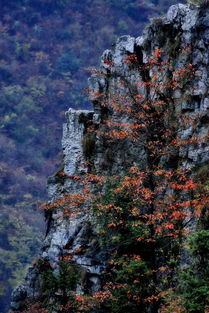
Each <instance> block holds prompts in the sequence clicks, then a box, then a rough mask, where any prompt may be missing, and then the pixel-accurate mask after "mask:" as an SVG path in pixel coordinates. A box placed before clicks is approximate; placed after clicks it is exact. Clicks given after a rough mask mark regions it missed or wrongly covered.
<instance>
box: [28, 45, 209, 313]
mask: <svg viewBox="0 0 209 313" xmlns="http://www.w3.org/2000/svg"><path fill="white" fill-rule="evenodd" d="M162 60H163V61H162ZM126 62H127V64H128V65H129V66H131V67H133V66H134V67H135V69H136V70H137V68H138V69H141V68H140V65H139V62H138V60H137V55H129V56H127V58H126ZM146 68H147V69H152V70H153V75H152V77H151V78H150V79H148V80H147V81H146V82H134V83H138V84H143V85H146V87H147V88H148V89H149V90H151V89H152V92H153V94H154V95H157V96H156V97H153V98H152V99H151V100H150V99H147V98H145V96H144V95H143V94H138V93H136V94H133V95H132V98H131V99H132V101H130V98H129V99H127V98H126V97H123V96H121V95H120V94H119V93H116V94H113V95H109V97H108V98H105V100H104V102H102V103H101V105H102V106H103V107H107V108H108V109H109V111H111V112H114V114H118V113H120V114H121V113H122V114H124V115H125V116H127V117H128V118H127V121H130V122H129V123H128V122H127V123H122V122H118V123H116V122H115V120H114V121H113V120H111V118H108V119H106V120H105V121H103V125H102V126H101V127H100V129H95V130H94V132H95V133H97V134H98V135H99V136H101V137H102V138H104V137H105V138H108V140H109V142H110V141H111V142H112V143H113V144H114V143H116V142H118V141H121V142H124V141H127V140H130V141H134V142H138V143H141V144H142V143H143V138H144V140H145V142H144V144H146V149H147V159H148V164H147V166H146V165H145V166H144V168H140V167H138V166H130V167H129V168H127V170H126V172H125V173H120V174H119V175H115V176H112V175H111V176H108V175H107V176H101V175H100V176H97V175H96V174H92V173H91V174H87V175H86V177H83V176H82V177H80V178H78V177H76V178H75V179H76V180H78V179H79V180H80V183H81V186H84V189H83V190H82V192H81V194H80V196H79V195H78V194H75V195H70V196H69V197H67V198H64V197H63V198H61V199H58V200H56V201H55V203H54V204H50V205H46V206H45V208H46V209H48V210H50V209H54V208H56V207H59V209H60V208H62V207H63V212H64V213H66V216H70V215H69V211H67V212H66V207H67V206H68V207H70V206H71V204H72V206H73V207H76V208H77V212H78V213H79V208H81V210H82V209H83V208H82V205H83V203H84V202H85V201H87V202H89V199H91V201H93V204H94V205H93V209H92V215H93V218H94V220H95V224H96V225H97V233H98V238H99V239H100V247H101V249H104V247H107V246H108V251H109V257H108V267H107V269H106V273H105V277H104V279H103V288H102V290H101V291H100V292H96V293H93V294H90V293H87V294H84V295H80V294H79V293H76V292H75V293H74V294H73V293H72V292H70V289H69V293H70V296H69V297H67V298H66V302H65V303H63V302H62V301H59V299H58V298H57V297H55V299H54V303H53V308H56V310H57V311H58V312H66V313H67V312H69V310H71V311H72V312H82V313H84V312H86V313H87V312H88V313H90V312H100V311H101V312H110V313H124V312H127V311H129V312H131V313H136V312H148V311H149V312H152V313H157V312H160V313H171V312H172V313H173V312H175V313H177V312H178V313H186V312H187V313H195V312H196V313H206V312H208V309H209V303H208V293H209V289H208V274H209V273H208V236H209V233H208V225H209V224H208V204H209V193H208V192H209V189H208V180H205V179H203V178H201V179H200V176H202V175H203V172H205V171H204V170H203V171H202V170H201V168H199V169H196V176H195V175H194V174H192V173H193V171H194V169H193V168H191V169H188V168H185V167H184V166H182V165H181V164H180V162H169V161H168V160H169V158H171V159H172V157H173V155H175V156H176V154H175V149H178V148H179V147H182V146H186V145H190V144H191V143H197V142H198V143H200V142H201V143H205V141H206V140H207V138H206V137H203V138H198V136H197V134H196V133H195V134H193V136H192V138H189V139H188V140H182V139H181V138H179V137H178V129H179V128H178V127H179V123H180V125H181V127H182V128H184V127H185V126H186V127H187V126H188V125H191V124H192V125H193V127H195V125H196V123H198V122H199V119H200V116H199V115H198V114H197V116H195V115H193V116H192V120H191V119H190V115H189V113H188V112H186V113H185V112H183V113H182V114H179V115H175V114H173V113H174V109H175V107H174V103H173V101H172V98H170V97H172V96H171V95H172V92H173V91H175V90H176V89H177V88H178V87H179V85H181V86H183V87H184V88H195V86H191V80H192V78H193V73H194V68H193V65H192V64H187V66H186V67H184V68H178V69H177V70H176V69H175V70H174V68H173V65H172V64H171V63H170V61H169V60H165V55H164V51H162V50H160V49H156V50H155V51H154V53H153V56H152V57H150V58H149V59H148V60H147V63H146V64H145V65H143V69H146ZM168 71H169V74H170V75H167V76H166V75H164V76H163V77H166V79H165V80H164V81H163V82H162V79H161V78H162V75H163V74H165V73H167V72H168ZM159 80H160V82H162V83H161V84H159ZM120 82H121V84H123V79H121V81H120ZM118 85H119V84H118ZM122 86H123V85H122ZM162 94H163V95H164V97H163V100H162ZM159 96H161V98H159ZM177 122H178V123H177ZM92 131H93V130H92V128H91V132H92ZM145 131H146V134H147V135H146V137H145V136H142V134H144V133H145ZM174 148H175V149H174ZM165 156H166V157H167V161H166V162H162V160H163V157H165ZM87 157H89V158H90V155H88V156H87ZM176 157H177V156H176ZM164 160H165V158H164ZM206 166H208V164H204V167H206ZM205 175H207V174H205ZM92 181H93V182H94V191H93V194H91V193H90V191H91V190H90V189H89V188H88V187H89V185H91V182H92ZM95 186H97V187H98V188H95ZM96 190H98V194H97V192H96ZM75 199H77V202H76V201H75ZM69 201H70V202H69ZM73 213H74V211H73ZM195 221H199V225H198V228H196V227H195V226H196V225H195V223H196V222H195ZM191 226H192V227H191ZM197 229H198V230H197ZM185 255H188V256H187V257H185ZM68 261H69V264H72V255H71V258H69V259H68ZM183 261H184V264H182V263H183ZM179 273H180V274H179ZM77 283H78V281H77ZM39 309H40V307H39ZM42 309H43V310H44V309H45V310H46V309H47V310H48V312H50V308H49V298H47V297H46V298H45V307H44V308H43V307H42ZM27 312H30V308H29V310H28V311H27Z"/></svg>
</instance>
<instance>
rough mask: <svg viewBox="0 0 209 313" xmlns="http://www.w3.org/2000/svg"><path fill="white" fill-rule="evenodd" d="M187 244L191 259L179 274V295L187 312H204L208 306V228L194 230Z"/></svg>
mask: <svg viewBox="0 0 209 313" xmlns="http://www.w3.org/2000/svg"><path fill="white" fill-rule="evenodd" d="M187 245H188V251H189V252H190V254H191V257H192V258H193V259H192V264H191V265H190V266H188V267H187V268H186V269H184V270H183V271H182V274H181V279H180V281H181V286H180V291H181V297H182V299H183V302H184V305H185V307H186V309H187V312H188V313H204V312H205V311H206V309H207V308H208V307H209V284H208V277H209V230H200V231H198V232H195V233H194V234H193V235H192V236H190V238H189V239H188V241H187Z"/></svg>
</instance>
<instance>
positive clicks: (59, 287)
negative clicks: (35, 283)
mask: <svg viewBox="0 0 209 313" xmlns="http://www.w3.org/2000/svg"><path fill="white" fill-rule="evenodd" d="M58 265H59V269H57V270H52V269H51V268H50V269H47V270H46V269H45V268H44V270H43V272H42V280H43V282H42V289H43V295H45V296H47V297H50V296H53V297H56V296H57V297H58V298H61V299H60V300H61V301H62V302H61V303H63V304H64V303H65V301H67V299H68V297H69V296H70V295H71V293H72V291H75V289H76V287H77V284H78V282H79V279H80V277H79V273H80V272H79V269H78V267H77V266H76V265H75V264H71V263H69V261H65V260H62V261H59V262H58Z"/></svg>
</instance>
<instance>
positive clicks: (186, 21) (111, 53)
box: [11, 4, 209, 312]
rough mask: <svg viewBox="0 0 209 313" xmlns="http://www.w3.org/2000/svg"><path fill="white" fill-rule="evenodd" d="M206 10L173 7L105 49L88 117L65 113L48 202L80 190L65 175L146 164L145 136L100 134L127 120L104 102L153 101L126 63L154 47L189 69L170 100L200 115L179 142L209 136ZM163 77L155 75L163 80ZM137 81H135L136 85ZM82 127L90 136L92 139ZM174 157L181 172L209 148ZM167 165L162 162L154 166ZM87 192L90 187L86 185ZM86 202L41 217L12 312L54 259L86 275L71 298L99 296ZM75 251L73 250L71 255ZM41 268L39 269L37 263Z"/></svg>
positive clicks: (101, 254) (97, 257)
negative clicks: (33, 255) (43, 224)
mask: <svg viewBox="0 0 209 313" xmlns="http://www.w3.org/2000/svg"><path fill="white" fill-rule="evenodd" d="M208 45H209V7H207V6H206V7H204V8H198V7H195V6H194V5H191V4H190V5H183V4H178V5H174V6H171V8H170V9H169V11H168V13H167V16H164V17H162V18H157V19H154V20H152V22H151V24H150V25H149V26H148V27H147V28H146V29H145V31H144V35H143V36H142V37H138V38H133V37H131V36H122V37H120V38H118V40H117V41H116V43H115V45H114V47H113V49H112V50H106V51H105V52H104V53H103V55H102V58H101V66H100V69H99V71H98V72H95V73H94V74H93V75H92V76H91V77H90V79H89V88H90V98H91V101H92V103H93V106H94V111H93V112H90V111H79V110H78V111H75V110H72V109H69V111H67V112H66V120H67V121H66V124H64V131H63V140H62V146H63V169H62V171H60V172H58V173H57V174H56V175H55V176H54V177H51V178H49V181H48V191H49V197H50V201H54V200H56V199H58V198H59V197H60V196H63V195H69V194H73V193H79V191H81V190H82V188H83V186H82V185H81V184H80V183H79V181H75V179H73V178H72V177H74V176H77V175H83V174H85V173H86V172H89V173H91V172H92V173H96V174H97V175H100V174H109V175H114V174H116V173H121V172H123V171H125V170H126V168H128V167H130V166H132V165H137V166H140V167H141V168H146V167H147V166H149V160H148V155H147V149H146V144H145V143H146V134H144V135H143V136H142V138H141V141H140V142H135V141H133V140H129V139H127V140H125V141H123V142H121V141H120V140H118V141H117V142H114V144H112V143H111V142H109V141H108V140H107V139H105V138H104V136H102V135H101V134H100V133H99V131H101V132H102V131H103V132H104V131H105V126H104V123H103V122H104V120H106V119H107V117H108V118H111V119H112V120H113V121H114V122H117V121H119V122H120V123H121V122H123V123H128V122H129V117H128V116H125V115H124V114H123V113H121V112H120V110H117V111H116V112H113V110H111V109H108V108H107V107H105V105H104V103H106V102H107V99H108V98H109V97H110V95H111V97H113V96H114V95H117V97H118V95H119V96H120V97H121V99H124V101H125V102H126V103H127V102H128V101H131V99H132V97H133V96H135V95H137V94H143V95H144V96H146V97H151V96H152V95H151V94H150V92H149V91H148V89H147V88H146V84H143V83H146V82H147V79H148V78H149V77H150V76H152V74H153V73H152V71H151V70H150V71H147V72H146V73H145V72H144V71H142V70H140V69H139V68H140V67H137V68H136V67H134V66H130V64H129V63H128V62H127V57H130V56H134V55H136V56H137V60H138V63H139V65H140V66H142V65H143V64H144V63H145V62H146V61H147V59H148V58H149V57H150V56H151V55H152V54H153V51H154V50H155V49H161V50H164V58H165V60H168V59H172V60H173V66H174V70H178V69H179V68H184V67H185V66H187V65H188V64H189V63H191V64H193V65H194V66H195V77H194V79H193V82H192V87H193V88H187V89H186V90H185V88H184V86H179V88H178V89H176V90H175V91H174V93H173V95H172V98H173V99H174V102H175V108H176V109H175V114H184V115H185V116H188V117H189V118H192V116H193V115H194V114H197V113H198V114H199V123H198V125H197V126H196V127H193V126H192V125H188V126H185V127H180V128H179V130H178V135H179V137H180V138H181V139H182V140H187V139H189V138H192V136H194V134H196V136H197V138H203V137H204V136H207V135H208V133H209V91H208V86H209V54H208ZM163 79H164V78H163V77H162V80H163ZM136 82H137V83H136ZM89 127H93V128H94V129H96V130H97V133H96V135H95V134H93V133H91V132H89V131H88V129H89ZM175 158H176V159H178V162H179V163H181V164H183V165H184V166H189V167H191V166H197V165H200V164H202V163H203V162H207V161H209V143H208V144H207V143H204V144H203V143H202V141H201V140H200V142H199V143H198V141H197V142H195V143H192V142H191V144H187V145H185V146H182V147H180V149H179V150H178V151H177V153H176V155H175ZM171 161H172V160H165V159H163V158H162V159H161V162H164V163H166V162H171ZM92 188H93V187H92ZM89 205H91V204H90V203H89V204H85V206H84V209H83V212H82V213H80V214H78V215H76V216H75V217H73V216H71V218H70V219H68V218H65V217H64V216H63V210H61V209H59V208H57V209H56V210H54V211H53V212H52V213H47V214H46V217H47V223H48V228H47V234H46V238H45V240H44V242H43V247H42V252H41V254H40V257H39V261H38V263H35V264H34V265H32V266H31V267H30V268H29V271H28V274H27V277H26V280H25V284H24V286H22V287H18V288H16V289H15V290H14V292H13V295H12V302H11V308H12V310H13V311H14V312H21V308H22V307H23V306H24V304H25V301H26V299H28V298H30V299H31V298H33V297H37V296H39V295H40V294H41V292H42V291H41V277H40V271H39V269H40V266H42V265H43V264H44V262H49V263H50V266H51V268H52V269H53V270H54V271H55V272H56V271H57V270H58V268H57V262H58V260H59V258H60V256H63V255H65V254H66V253H68V254H71V255H73V260H74V262H75V263H76V264H78V265H79V267H80V268H82V270H83V271H84V272H85V283H84V282H83V283H81V284H80V286H77V292H78V293H80V294H82V293H85V290H86V289H88V290H91V291H92V292H95V291H98V290H99V289H100V287H101V277H102V275H103V273H104V271H105V268H106V265H107V264H106V263H107V255H108V247H106V248H103V250H101V249H100V248H98V244H97V235H96V233H95V228H96V226H95V225H94V221H93V220H92V217H91V215H90V213H89V211H88V206H89ZM78 251H80V252H79V253H78ZM40 264H42V265H40Z"/></svg>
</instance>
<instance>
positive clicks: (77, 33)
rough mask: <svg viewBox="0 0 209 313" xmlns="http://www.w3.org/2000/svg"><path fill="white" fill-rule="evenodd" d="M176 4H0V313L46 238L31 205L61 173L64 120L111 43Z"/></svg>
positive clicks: (169, 0)
mask: <svg viewBox="0 0 209 313" xmlns="http://www.w3.org/2000/svg"><path fill="white" fill-rule="evenodd" d="M175 3H177V1H175V0H145V1H143V0H0V313H4V312H6V311H7V309H8V304H9V298H10V294H11V290H12V289H13V288H14V287H15V286H16V285H18V284H20V283H21V281H22V279H23V278H24V275H25V271H26V269H27V266H28V264H30V263H31V262H32V261H33V259H34V256H35V255H36V254H37V253H38V252H37V251H38V249H39V247H40V243H41V241H42V239H43V234H44V218H43V214H42V213H41V212H39V211H38V210H37V209H36V208H37V200H41V201H45V200H47V196H46V181H47V177H48V176H50V175H52V174H53V172H55V171H56V169H57V168H58V167H59V163H60V160H61V154H60V151H61V145H60V142H61V135H62V123H63V120H64V112H65V111H66V110H67V109H68V108H69V107H73V108H89V107H90V103H89V102H88V99H87V97H86V96H85V93H84V92H83V89H84V88H86V87H87V78H88V76H89V74H90V72H91V68H92V67H95V66H98V60H99V57H100V55H101V54H102V52H103V50H105V49H107V48H111V45H112V43H114V41H115V39H116V37H118V36H120V35H125V34H130V35H132V36H137V37H138V36H140V35H141V34H142V30H143V28H144V26H145V24H146V23H147V21H148V19H149V18H150V17H154V16H158V15H162V14H163V13H165V11H166V10H167V9H168V7H169V6H170V5H172V4H175Z"/></svg>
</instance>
